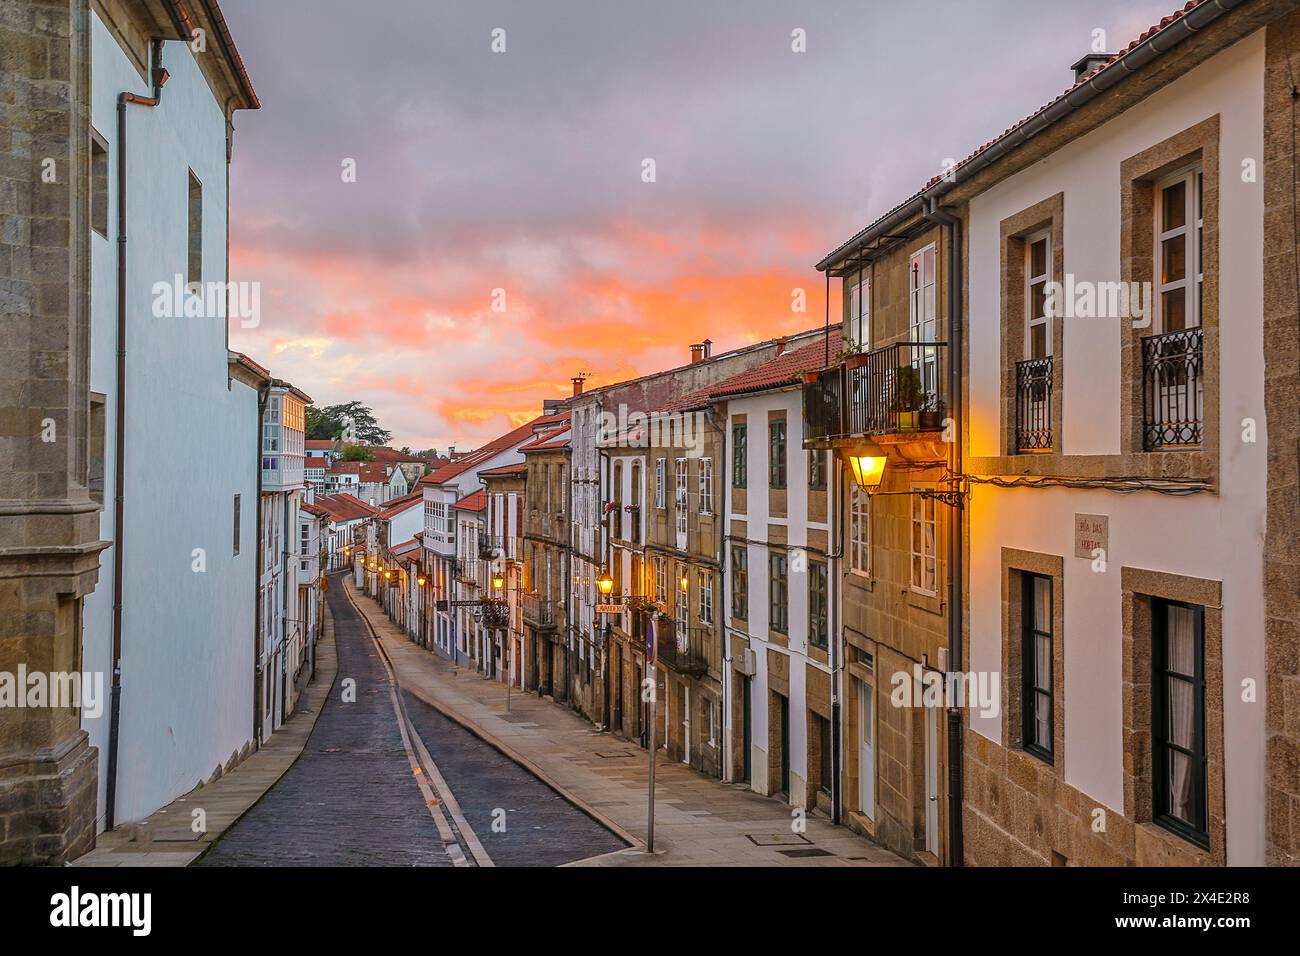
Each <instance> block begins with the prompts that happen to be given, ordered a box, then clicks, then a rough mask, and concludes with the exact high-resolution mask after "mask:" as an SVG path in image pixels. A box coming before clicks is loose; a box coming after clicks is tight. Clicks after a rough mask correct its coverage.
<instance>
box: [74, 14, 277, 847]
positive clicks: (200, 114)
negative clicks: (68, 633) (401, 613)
mask: <svg viewBox="0 0 1300 956" xmlns="http://www.w3.org/2000/svg"><path fill="white" fill-rule="evenodd" d="M170 7H171V5H169V4H165V3H161V2H140V3H133V4H129V5H125V6H121V5H119V8H118V9H120V10H121V11H122V12H123V14H124V15H123V16H122V17H120V18H115V19H114V20H113V21H109V20H106V19H105V18H104V16H103V14H102V12H101V7H100V6H99V5H93V6H92V7H91V9H90V12H89V14H88V15H87V19H86V21H85V24H84V28H85V29H88V30H89V33H90V36H89V55H90V91H89V92H90V102H89V115H88V121H89V125H90V130H89V135H90V148H89V157H88V162H89V164H90V169H91V193H92V200H91V208H90V216H89V221H88V222H86V223H85V226H86V228H87V231H88V233H89V236H88V240H89V250H90V263H89V266H90V269H89V272H90V297H89V300H90V309H91V334H90V342H91V355H90V369H89V376H90V392H91V395H90V409H91V418H92V421H93V422H94V423H96V424H95V427H94V428H93V430H92V439H91V445H92V450H91V457H92V464H91V473H92V484H97V485H98V487H97V489H96V490H97V493H96V494H95V497H96V498H97V499H98V500H99V502H100V504H101V505H102V508H103V510H102V512H101V516H100V536H101V537H102V538H103V539H105V540H107V541H109V542H111V545H112V546H111V547H109V548H108V549H107V550H105V551H103V552H102V554H101V557H100V574H99V583H98V586H97V587H96V589H95V590H94V592H93V593H91V594H90V595H89V596H88V597H87V598H86V601H85V606H84V615H83V646H82V654H83V666H84V668H85V669H86V670H88V671H92V672H98V673H100V674H103V675H105V683H106V684H108V683H111V682H113V676H114V674H115V673H117V674H119V675H120V693H119V694H118V695H117V696H118V700H119V706H118V708H116V709H115V708H114V707H113V706H111V705H106V706H105V707H104V709H103V713H102V714H101V715H92V714H90V713H88V712H85V711H83V713H82V723H83V726H84V728H85V729H86V730H87V731H88V732H89V736H90V743H91V744H92V745H93V746H95V747H96V748H98V751H99V758H98V759H99V767H98V779H99V798H98V811H97V817H98V828H99V829H103V828H104V827H105V826H106V825H107V826H111V825H116V824H119V823H123V822H127V821H133V820H139V819H141V818H143V817H145V816H147V815H148V814H150V813H152V812H153V811H154V810H156V809H157V808H159V807H160V806H162V805H164V804H166V803H168V802H169V801H171V800H172V799H174V798H175V797H177V796H180V795H181V794H183V793H185V792H187V791H189V790H191V789H192V788H194V787H195V786H197V785H198V784H201V783H203V782H204V781H207V780H209V779H210V778H212V777H213V776H214V774H215V773H218V772H220V771H222V770H223V769H228V768H230V767H232V766H233V765H234V764H235V763H237V762H238V760H239V759H240V758H241V757H242V756H243V755H245V754H246V753H247V752H248V750H249V746H250V741H251V739H252V715H253V708H252V700H253V689H252V676H253V668H252V659H251V658H252V655H251V646H252V644H251V637H252V634H253V630H254V600H253V598H254V595H253V591H252V588H251V586H250V585H251V582H252V580H253V577H254V561H255V559H256V554H255V548H256V533H255V519H256V515H257V508H256V502H255V499H256V496H257V491H256V488H257V461H256V457H255V454H254V447H255V446H254V445H253V441H254V436H255V434H256V429H257V384H256V383H257V381H258V380H259V379H258V373H256V372H252V371H250V370H247V369H244V368H241V367H240V366H239V365H238V363H237V361H235V359H234V357H233V356H232V355H231V354H230V353H229V352H228V349H227V341H228V336H227V322H226V320H225V318H224V311H222V308H223V306H222V305H221V300H222V296H221V295H219V294H216V295H203V296H196V295H192V294H190V292H181V293H180V295H179V296H177V295H176V290H177V288H178V286H182V287H183V286H186V285H187V284H188V283H192V282H201V283H209V282H216V283H224V282H225V281H226V280H227V278H228V267H227V261H226V248H227V235H226V222H227V209H228V205H229V201H228V193H227V183H228V181H229V180H228V161H227V156H228V153H227V146H228V143H229V139H228V137H229V132H230V115H229V114H228V113H226V112H224V111H223V104H224V105H225V108H226V109H229V110H232V111H233V110H236V109H249V108H256V107H257V105H258V102H257V97H256V95H255V94H254V92H253V90H252V87H251V85H250V84H249V82H248V77H247V75H246V74H245V73H244V70H243V67H242V65H241V64H240V62H239V60H238V56H237V54H236V53H235V51H234V46H233V43H228V42H227V41H228V40H229V36H228V34H226V32H225V26H224V24H221V23H219V22H213V20H212V19H211V17H210V16H209V15H208V14H207V12H206V11H205V10H203V9H200V10H197V11H195V12H194V23H195V25H196V26H201V27H202V28H203V29H205V30H206V31H207V33H208V35H209V36H210V37H212V38H213V41H214V42H211V43H210V45H209V52H208V53H206V54H205V55H204V56H205V57H206V60H205V64H204V67H202V68H201V67H200V65H199V63H198V62H197V61H196V57H195V54H194V53H193V52H192V51H191V49H190V46H189V44H188V42H186V41H185V40H181V39H166V40H158V41H156V42H150V41H148V40H147V39H146V38H147V37H150V36H167V37H179V36H181V35H182V34H181V33H180V32H179V30H180V29H181V25H180V24H178V23H177V22H176V21H175V20H174V19H173V17H172V15H171V13H170V12H169V8H170ZM82 28H83V25H82V24H78V25H76V27H75V28H74V29H76V30H77V31H78V35H80V30H81V29H82ZM217 37H221V38H222V42H221V43H217V42H215V40H216V38H217ZM164 65H165V70H166V74H167V77H168V80H167V82H166V87H165V89H164V88H163V87H162V85H161V78H162V75H163V70H164ZM123 94H129V95H131V96H133V97H135V99H131V100H127V101H120V100H119V97H121V96H122V95H123ZM119 102H122V107H121V112H120V113H119ZM123 185H124V186H125V190H126V194H125V196H124V195H123V192H122V186H123ZM123 203H125V205H123ZM119 290H120V291H121V292H122V294H123V295H124V301H125V308H124V309H123V310H122V311H121V312H119V310H118V293H119ZM191 291H193V290H191ZM205 291H206V289H205ZM239 299H240V296H239V295H236V297H235V300H236V301H239ZM251 302H252V299H251V295H248V294H246V295H244V296H243V304H245V305H250V304H251ZM119 348H120V349H121V351H122V355H121V357H119ZM214 447H216V448H221V449H223V450H226V451H227V453H226V454H221V455H213V454H212V448H214ZM164 449H165V451H164ZM244 450H246V451H244ZM199 462H201V463H202V465H201V467H195V464H196V463H199ZM95 476H98V478H99V481H98V482H95V481H94V478H95ZM115 604H120V617H117V616H115V613H114V606H115ZM114 724H116V727H114Z"/></svg>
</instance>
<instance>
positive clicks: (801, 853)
mask: <svg viewBox="0 0 1300 956" xmlns="http://www.w3.org/2000/svg"><path fill="white" fill-rule="evenodd" d="M776 852H777V853H780V854H781V855H782V856H788V857H790V858H791V859H802V858H803V857H806V856H834V855H835V854H834V853H832V852H831V851H830V850H823V849H822V848H821V847H816V846H810V847H804V848H803V849H801V850H777V851H776Z"/></svg>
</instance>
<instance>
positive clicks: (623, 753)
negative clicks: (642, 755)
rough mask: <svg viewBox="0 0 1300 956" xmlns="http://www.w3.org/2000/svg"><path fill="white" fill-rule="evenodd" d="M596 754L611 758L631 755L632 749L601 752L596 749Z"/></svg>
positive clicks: (607, 758)
mask: <svg viewBox="0 0 1300 956" xmlns="http://www.w3.org/2000/svg"><path fill="white" fill-rule="evenodd" d="M596 756H597V757H604V758H605V759H606V760H613V759H614V758H615V757H631V756H633V754H632V751H630V750H624V751H622V752H621V753H603V752H601V751H599V750H597V751H596Z"/></svg>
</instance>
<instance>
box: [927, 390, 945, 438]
mask: <svg viewBox="0 0 1300 956" xmlns="http://www.w3.org/2000/svg"><path fill="white" fill-rule="evenodd" d="M947 410H948V408H947V406H946V405H944V403H943V399H942V398H936V399H934V401H932V402H927V403H926V407H925V408H923V409H921V431H923V432H937V431H941V430H942V429H943V416H944V413H945V412H946V411H947Z"/></svg>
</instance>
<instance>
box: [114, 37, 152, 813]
mask: <svg viewBox="0 0 1300 956" xmlns="http://www.w3.org/2000/svg"><path fill="white" fill-rule="evenodd" d="M162 45H163V41H162V40H159V39H153V40H151V41H150V53H151V58H152V60H153V64H152V68H151V70H150V76H151V80H152V83H153V96H141V95H140V94H138V93H129V92H123V93H119V94H118V95H117V407H116V409H115V415H114V418H115V422H114V426H115V428H116V431H117V434H116V435H115V436H114V442H113V444H114V450H113V455H114V458H115V461H114V463H113V466H114V476H113V483H114V487H113V548H114V554H113V654H112V668H113V671H112V690H111V695H110V704H109V718H108V764H107V768H106V771H105V779H104V786H105V797H104V829H105V830H111V829H113V826H114V824H115V822H116V812H117V763H118V741H119V736H120V733H121V717H122V600H123V590H124V582H125V574H124V571H123V565H124V564H125V561H124V560H123V551H124V542H125V540H126V525H125V515H126V491H125V483H126V332H127V315H126V236H127V233H126V223H127V215H126V183H127V176H126V156H127V153H126V107H127V104H128V103H135V104H136V105H138V106H149V107H154V106H157V105H158V104H159V103H161V102H162V88H163V84H164V83H166V82H167V78H166V71H165V70H164V69H163V65H162Z"/></svg>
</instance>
